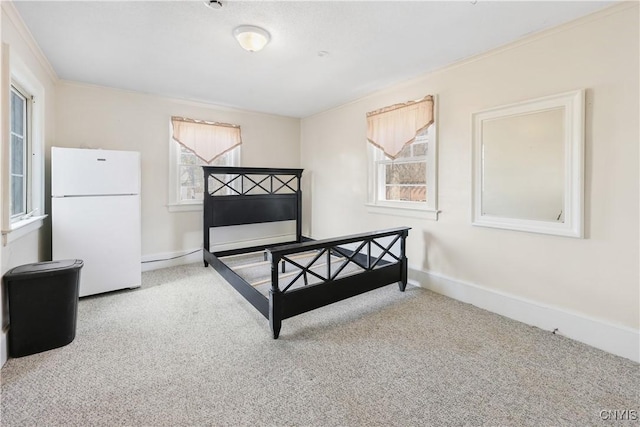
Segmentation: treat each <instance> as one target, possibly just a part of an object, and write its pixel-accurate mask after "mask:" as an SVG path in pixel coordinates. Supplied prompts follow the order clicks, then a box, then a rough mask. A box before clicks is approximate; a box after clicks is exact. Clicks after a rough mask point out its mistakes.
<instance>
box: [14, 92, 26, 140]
mask: <svg viewBox="0 0 640 427" xmlns="http://www.w3.org/2000/svg"><path fill="white" fill-rule="evenodd" d="M24 110H25V100H24V98H22V97H21V96H20V95H18V93H16V92H14V91H11V132H14V133H16V134H18V135H21V136H22V135H24Z"/></svg>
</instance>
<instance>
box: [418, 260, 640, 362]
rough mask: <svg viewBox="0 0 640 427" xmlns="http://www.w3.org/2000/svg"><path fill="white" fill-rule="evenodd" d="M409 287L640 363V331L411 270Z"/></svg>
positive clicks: (440, 276) (441, 276)
mask: <svg viewBox="0 0 640 427" xmlns="http://www.w3.org/2000/svg"><path fill="white" fill-rule="evenodd" d="M409 283H411V284H414V285H417V286H421V287H423V288H426V289H429V290H431V291H434V292H437V293H439V294H442V295H445V296H448V297H450V298H453V299H456V300H459V301H462V302H466V303H469V304H472V305H475V306H477V307H480V308H483V309H485V310H488V311H491V312H493V313H496V314H499V315H502V316H505V317H508V318H511V319H514V320H518V321H520V322H523V323H526V324H528V325H532V326H536V327H538V328H541V329H544V330H548V331H556V332H555V333H556V334H559V335H562V336H565V337H567V338H571V339H574V340H576V341H580V342H582V343H585V344H587V345H590V346H592V347H596V348H599V349H601V350H604V351H606V352H609V353H612V354H615V355H618V356H622V357H625V358H627V359H631V360H633V361H634V362H640V331H638V330H636V329H633V328H629V327H626V326H620V325H615V324H612V323H609V322H607V321H604V320H601V319H596V318H592V317H588V316H585V315H583V314H579V313H575V312H571V311H569V310H566V309H563V308H560V307H552V306H548V305H544V304H541V303H538V302H535V301H532V300H528V299H526V298H521V297H518V296H515V295H509V294H506V293H502V292H498V291H495V290H491V289H488V288H485V287H482V286H479V285H475V284H472V283H465V282H462V281H460V280H456V279H452V278H450V277H446V276H443V275H440V274H436V273H430V272H425V271H420V270H414V269H409Z"/></svg>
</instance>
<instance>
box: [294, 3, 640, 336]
mask: <svg viewBox="0 0 640 427" xmlns="http://www.w3.org/2000/svg"><path fill="white" fill-rule="evenodd" d="M638 38H639V34H638V4H637V3H635V4H633V3H627V4H625V5H621V6H616V7H613V8H611V9H608V10H607V11H605V12H604V13H599V14H597V15H592V16H591V17H587V18H585V19H582V20H580V21H577V22H574V23H572V24H568V25H565V26H563V27H560V28H557V29H554V30H551V31H548V32H546V33H544V34H540V35H536V36H532V37H530V38H528V39H526V40H523V41H521V42H519V43H515V44H513V45H510V46H508V47H506V48H502V49H499V50H496V51H493V52H490V53H487V54H485V55H481V56H478V57H476V58H473V59H472V60H468V61H465V62H462V63H460V64H457V65H455V66H452V67H449V68H446V69H443V70H440V71H437V72H433V73H430V74H426V75H424V76H422V77H420V78H417V79H414V80H411V81H409V82H406V83H404V84H400V85H397V86H394V87H391V88H389V89H388V90H384V91H380V92H377V93H374V94H372V95H370V96H368V97H366V98H363V99H360V100H358V101H357V102H353V103H350V104H347V105H344V106H341V107H339V108H335V109H332V110H330V111H327V112H325V113H322V114H317V115H315V116H312V117H308V118H305V119H304V120H303V121H302V130H301V131H302V137H301V140H302V147H301V159H302V167H304V168H305V170H307V171H308V172H310V174H311V175H312V178H313V179H312V184H311V186H312V188H311V191H312V202H307V205H311V215H310V218H311V219H310V220H308V223H307V224H306V227H305V228H306V229H307V230H309V229H310V231H311V234H312V235H313V237H316V238H324V237H329V236H334V235H340V234H345V233H353V232H357V231H365V230H372V229H378V228H386V227H392V226H399V225H407V226H411V227H413V229H412V230H411V232H410V236H409V240H408V256H409V263H410V267H411V268H413V269H416V270H421V271H426V272H431V273H434V274H437V275H441V276H445V277H448V278H451V279H454V280H455V281H458V282H459V283H465V284H470V285H471V286H476V287H482V288H484V289H489V290H490V291H492V292H494V293H495V294H501V295H505V294H506V295H511V296H514V297H515V298H520V299H525V300H528V301H533V302H535V303H537V304H540V305H541V306H551V307H556V308H559V309H561V310H563V311H566V312H571V313H578V314H580V315H584V316H588V317H590V318H594V319H600V320H602V321H604V322H609V323H611V324H615V325H621V326H624V327H629V328H634V329H636V330H637V328H638V326H639V325H638V322H639V312H638V301H639V289H638V287H639V286H638V284H639V277H638V267H639V252H638V218H639V212H638V194H639V185H638V184H639V176H638V140H639V135H638V128H639V123H638V120H639V119H638V115H639V113H640V112H639V108H638V93H639V87H638V75H639V72H640V71H639V67H638V52H639V43H638ZM579 88H586V89H587V102H586V164H585V170H586V180H585V183H586V185H585V196H586V206H585V221H586V238H585V239H574V238H565V237H555V236H548V235H541V234H532V233H525V232H516V231H507V230H497V229H490V228H481V227H473V226H471V191H472V186H471V179H472V177H471V147H472V144H471V138H472V135H471V114H472V113H474V112H477V111H481V110H484V109H488V108H490V107H495V106H500V105H504V104H509V103H514V102H518V101H524V100H528V99H533V98H537V97H541V96H545V95H552V94H556V93H561V92H565V91H569V90H573V89H579ZM427 94H434V95H437V101H436V109H437V116H438V119H437V130H438V144H439V146H438V147H439V158H438V162H439V173H438V176H439V209H441V211H442V213H441V214H440V219H439V220H438V221H431V220H425V219H416V218H407V217H399V216H392V215H381V214H373V213H369V212H368V211H367V209H366V207H365V202H366V193H367V186H366V185H367V179H366V178H367V177H366V173H367V172H366V171H367V169H366V166H367V165H366V161H367V160H366V159H367V155H366V148H367V147H366V144H367V143H366V139H365V130H366V129H365V114H366V112H367V111H371V110H375V109H377V108H380V107H384V106H387V105H391V104H394V103H399V102H405V101H407V100H410V99H418V98H421V97H423V96H424V95H427Z"/></svg>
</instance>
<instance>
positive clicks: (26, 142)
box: [9, 84, 31, 223]
mask: <svg viewBox="0 0 640 427" xmlns="http://www.w3.org/2000/svg"><path fill="white" fill-rule="evenodd" d="M30 102H31V97H30V96H29V95H27V94H26V92H25V91H24V90H22V89H19V88H18V86H17V85H15V84H14V85H11V108H10V115H11V118H10V122H11V128H10V132H11V143H10V144H11V145H10V146H9V157H10V159H11V160H10V162H9V163H10V164H9V173H10V184H9V185H10V187H11V191H10V194H11V196H10V199H9V211H10V213H9V215H10V219H11V222H12V223H13V222H15V221H20V220H22V219H24V217H25V215H27V214H28V213H29V209H30V208H31V206H30V198H29V171H30V169H31V164H30V162H29V159H30V157H31V155H30V154H31V144H30V135H31V131H30V130H29V126H30V125H31V118H30V113H31V108H30Z"/></svg>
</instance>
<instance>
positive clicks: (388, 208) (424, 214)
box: [365, 203, 440, 221]
mask: <svg viewBox="0 0 640 427" xmlns="http://www.w3.org/2000/svg"><path fill="white" fill-rule="evenodd" d="M365 206H366V207H367V211H368V212H369V213H372V214H378V215H393V216H403V217H409V218H420V219H431V220H434V221H437V220H438V214H439V213H440V211H439V210H434V209H428V208H426V207H424V206H419V205H416V204H413V203H412V204H407V205H405V206H402V204H401V203H398V204H396V203H393V204H388V205H387V204H384V205H383V204H374V203H366V204H365Z"/></svg>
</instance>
